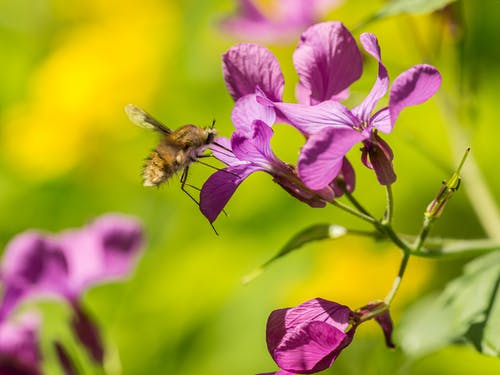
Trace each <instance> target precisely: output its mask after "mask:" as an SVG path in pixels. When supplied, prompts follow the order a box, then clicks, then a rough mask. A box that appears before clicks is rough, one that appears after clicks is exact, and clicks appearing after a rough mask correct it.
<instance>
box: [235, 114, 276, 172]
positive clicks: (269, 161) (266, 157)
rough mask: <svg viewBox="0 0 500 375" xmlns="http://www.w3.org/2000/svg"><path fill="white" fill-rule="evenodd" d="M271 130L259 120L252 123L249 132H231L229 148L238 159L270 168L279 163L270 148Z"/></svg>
mask: <svg viewBox="0 0 500 375" xmlns="http://www.w3.org/2000/svg"><path fill="white" fill-rule="evenodd" d="M272 136H273V130H272V129H271V128H270V127H269V126H268V125H266V124H265V123H263V122H262V121H260V120H256V121H255V122H254V124H253V125H252V128H251V132H250V133H249V132H240V131H237V132H235V133H233V135H232V137H231V148H232V149H233V153H234V155H236V157H237V158H238V159H240V160H243V161H247V162H250V163H252V164H256V165H259V166H261V167H262V168H263V169H267V170H271V169H273V165H278V164H281V162H280V161H279V160H278V159H277V158H276V156H275V155H274V153H273V151H272V150H271V137H272Z"/></svg>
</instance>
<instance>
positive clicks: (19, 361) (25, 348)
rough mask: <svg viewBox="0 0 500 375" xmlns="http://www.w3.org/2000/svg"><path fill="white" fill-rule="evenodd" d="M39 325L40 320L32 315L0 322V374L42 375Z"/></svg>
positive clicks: (26, 314)
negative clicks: (13, 320)
mask: <svg viewBox="0 0 500 375" xmlns="http://www.w3.org/2000/svg"><path fill="white" fill-rule="evenodd" d="M39 325H40V319H39V317H38V315H36V314H34V313H25V314H24V315H22V316H21V317H20V318H19V319H18V320H17V321H15V322H11V321H7V320H4V321H2V322H0V374H2V375H41V374H42V370H41V366H40V361H41V354H40V350H39V344H38V329H39Z"/></svg>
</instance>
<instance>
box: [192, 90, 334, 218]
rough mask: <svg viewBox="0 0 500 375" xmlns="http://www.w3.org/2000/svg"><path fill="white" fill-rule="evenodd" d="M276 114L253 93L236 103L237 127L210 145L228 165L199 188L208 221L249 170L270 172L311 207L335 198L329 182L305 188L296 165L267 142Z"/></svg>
mask: <svg viewBox="0 0 500 375" xmlns="http://www.w3.org/2000/svg"><path fill="white" fill-rule="evenodd" d="M275 118H276V115H275V113H274V110H273V109H272V108H269V107H266V106H263V105H261V104H259V103H258V102H257V100H256V95H255V94H254V95H245V96H243V97H241V98H240V99H239V100H238V102H237V103H236V105H235V107H234V110H233V113H232V120H233V123H234V125H235V127H236V131H235V132H234V133H233V135H232V137H231V140H230V141H229V140H228V139H225V138H218V139H217V143H218V144H220V145H223V146H224V147H225V148H226V150H221V149H220V147H218V146H216V147H213V154H214V156H215V157H217V158H218V159H219V160H221V161H222V162H224V163H225V164H226V165H227V166H228V167H227V168H224V169H221V170H219V171H217V172H215V173H214V174H212V175H211V176H210V177H209V178H208V180H207V181H206V182H205V183H204V185H203V187H202V189H201V192H200V209H201V212H202V213H203V214H204V215H205V216H206V217H207V219H208V220H209V221H210V222H213V221H214V220H215V219H216V218H217V216H218V215H219V213H220V212H221V211H222V210H223V208H224V206H225V205H226V203H227V202H228V201H229V199H230V198H231V196H232V195H233V194H234V192H235V191H236V189H237V188H238V186H239V185H240V184H241V183H242V182H243V181H244V180H245V179H246V178H247V177H248V176H250V175H251V174H252V173H254V172H257V171H263V172H267V173H269V174H270V175H271V176H272V177H273V180H274V181H275V182H276V183H278V184H279V185H281V187H283V188H284V189H285V190H286V191H287V192H288V193H290V194H291V195H292V196H293V197H295V198H297V199H299V200H301V201H303V202H305V203H307V204H309V205H310V206H312V207H324V206H325V204H326V201H330V200H332V199H333V198H334V190H333V188H332V187H331V186H327V187H324V188H323V189H321V190H320V191H312V190H310V189H308V188H306V187H305V186H304V185H303V184H302V182H301V181H300V179H299V178H298V176H297V174H296V172H295V168H294V167H293V166H291V165H288V164H285V163H284V162H282V161H281V160H279V159H278V158H277V157H276V155H275V154H274V153H273V151H272V149H271V145H270V141H271V137H272V136H273V130H272V128H271V126H272V125H273V124H274V121H275Z"/></svg>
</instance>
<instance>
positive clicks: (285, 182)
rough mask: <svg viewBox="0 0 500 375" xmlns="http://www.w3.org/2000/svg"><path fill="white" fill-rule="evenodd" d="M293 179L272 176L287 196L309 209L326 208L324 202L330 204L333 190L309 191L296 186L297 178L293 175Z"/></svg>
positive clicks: (279, 175)
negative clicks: (304, 204) (309, 207)
mask: <svg viewBox="0 0 500 375" xmlns="http://www.w3.org/2000/svg"><path fill="white" fill-rule="evenodd" d="M294 177H296V178H295V179H290V178H289V176H286V175H285V176H282V175H281V174H278V175H276V176H274V179H273V180H274V182H276V183H277V184H279V185H280V186H281V187H282V188H283V189H284V190H285V191H286V192H287V193H288V194H290V195H291V196H292V197H294V198H296V199H298V200H299V201H301V202H304V203H306V204H308V205H309V206H311V207H315V208H321V207H325V206H326V202H331V201H332V200H333V198H335V196H334V194H333V190H332V189H330V188H329V187H326V188H324V189H322V190H321V191H311V190H309V189H305V188H304V186H301V185H300V184H297V182H296V181H295V180H297V179H298V176H296V175H295V174H294Z"/></svg>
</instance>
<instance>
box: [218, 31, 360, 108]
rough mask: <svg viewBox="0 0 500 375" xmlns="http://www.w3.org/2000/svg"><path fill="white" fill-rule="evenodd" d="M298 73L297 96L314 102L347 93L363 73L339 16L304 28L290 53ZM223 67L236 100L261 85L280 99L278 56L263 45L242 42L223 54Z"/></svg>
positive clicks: (281, 80)
mask: <svg viewBox="0 0 500 375" xmlns="http://www.w3.org/2000/svg"><path fill="white" fill-rule="evenodd" d="M293 62H294V65H295V69H296V70H297V73H298V75H299V84H298V86H297V89H296V92H297V98H298V100H299V102H300V103H302V104H307V105H312V104H317V103H320V102H323V101H325V100H329V99H333V100H341V99H345V98H346V97H347V96H348V88H349V86H350V85H351V84H352V83H353V82H355V81H356V80H357V79H359V77H361V73H362V69H363V66H362V57H361V54H360V52H359V49H358V47H357V45H356V41H355V40H354V38H353V37H352V35H351V33H350V32H349V30H347V29H346V28H345V27H344V25H343V24H342V23H340V22H325V23H321V24H318V25H314V26H312V27H310V28H309V29H308V30H307V31H305V32H304V33H303V34H302V36H301V40H300V42H299V45H298V46H297V49H296V50H295V53H294V55H293ZM222 70H223V74H224V80H225V82H226V86H227V88H228V91H229V93H230V94H231V96H232V97H233V99H234V100H235V101H236V100H238V99H239V98H241V97H242V96H245V95H251V94H254V93H255V92H256V89H257V88H258V89H260V90H261V91H262V92H263V93H264V94H265V96H266V97H267V98H268V99H269V100H271V101H273V102H280V101H281V100H282V96H283V86H284V78H283V74H282V72H281V68H280V65H279V62H278V60H277V59H276V57H275V56H274V55H273V54H272V52H271V51H269V50H268V49H267V48H265V47H262V46H260V45H257V44H248V43H242V44H238V45H236V46H234V47H232V48H230V49H229V50H228V51H227V52H226V53H225V54H224V55H223V56H222Z"/></svg>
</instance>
